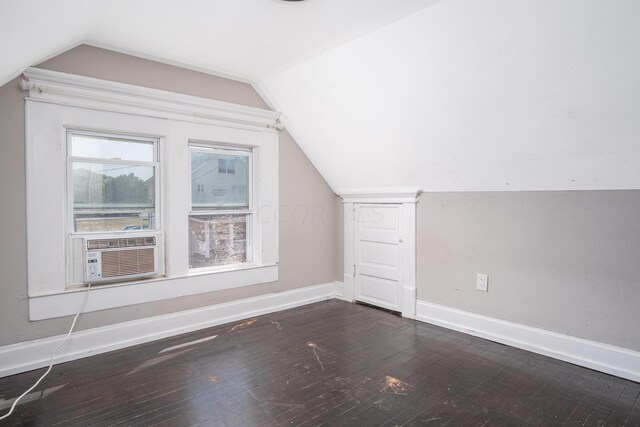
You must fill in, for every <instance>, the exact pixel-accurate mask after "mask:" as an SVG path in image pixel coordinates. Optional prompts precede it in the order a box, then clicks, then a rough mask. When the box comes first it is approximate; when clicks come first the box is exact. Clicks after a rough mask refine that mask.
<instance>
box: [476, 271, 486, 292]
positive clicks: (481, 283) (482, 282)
mask: <svg viewBox="0 0 640 427" xmlns="http://www.w3.org/2000/svg"><path fill="white" fill-rule="evenodd" d="M476 289H477V290H479V291H483V292H487V291H488V290H489V276H487V275H486V274H482V273H478V277H477V278H476Z"/></svg>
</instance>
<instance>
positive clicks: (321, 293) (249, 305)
mask: <svg viewBox="0 0 640 427" xmlns="http://www.w3.org/2000/svg"><path fill="white" fill-rule="evenodd" d="M334 296H335V283H333V282H331V283H326V284H322V285H316V286H309V287H305V288H300V289H294V290H291V291H286V292H279V293H273V294H267V295H261V296H257V297H253V298H247V299H243V300H238V301H232V302H228V303H223V304H217V305H212V306H208V307H202V308H197V309H192V310H185V311H180V312H177V313H170V314H165V315H161V316H154V317H147V318H145V319H140V320H133V321H129V322H123V323H117V324H115V325H109V326H103V327H100V328H94V329H88V330H84V331H79V332H76V333H74V334H73V335H72V336H71V338H69V341H67V343H65V345H64V346H63V347H62V348H60V350H58V353H57V356H56V358H55V362H56V363H62V362H67V361H70V360H75V359H80V358H82V357H87V356H91V355H94V354H100V353H106V352H108V351H112V350H117V349H120V348H124V347H129V346H132V345H136V344H142V343H145V342H149V341H154V340H157V339H161V338H166V337H170V336H173V335H179V334H184V333H186V332H191V331H195V330H198V329H204V328H209V327H211V326H216V325H221V324H223V323H228V322H234V321H237V320H241V319H246V318H248V317H254V316H260V315H264V314H267V313H273V312H276V311H281V310H286V309H289V308H293V307H299V306H302V305H306V304H311V303H314V302H318V301H324V300H327V299H332V298H334ZM62 338H63V335H58V336H54V337H50V338H43V339H38V340H33V341H26V342H22V343H17V344H12V345H8V346H4V347H0V377H4V376H7V375H13V374H17V373H20V372H25V371H30V370H32V369H36V368H41V367H43V366H47V365H48V364H49V356H50V354H51V351H53V349H54V348H55V347H56V346H57V345H58V344H59V343H60V341H61V340H62Z"/></svg>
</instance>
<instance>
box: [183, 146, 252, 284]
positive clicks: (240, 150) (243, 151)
mask: <svg viewBox="0 0 640 427" xmlns="http://www.w3.org/2000/svg"><path fill="white" fill-rule="evenodd" d="M194 152H198V153H213V154H223V155H237V156H246V157H247V168H248V176H247V201H248V205H249V206H248V207H247V209H224V208H221V209H206V208H202V209H194V203H193V188H189V196H190V205H189V206H190V210H189V215H188V216H189V218H191V217H192V216H198V215H233V214H244V215H248V216H249V219H250V221H249V222H248V227H247V261H246V262H242V263H234V264H223V265H217V266H209V267H196V268H191V267H190V268H189V272H190V273H191V274H193V273H195V274H197V273H201V272H207V271H212V272H214V271H220V270H227V269H230V268H236V267H243V266H247V265H255V264H254V260H256V259H259V254H258V253H256V252H257V249H259V245H258V244H255V243H254V236H256V235H259V232H260V230H259V228H260V224H259V222H258V221H257V220H256V218H257V215H256V212H255V206H256V205H257V201H256V200H254V197H255V195H258V194H259V193H260V191H259V183H256V182H254V176H255V173H254V171H253V164H254V163H253V157H254V153H253V149H252V148H251V147H243V146H235V145H225V144H221V143H207V142H201V141H189V172H191V153H194ZM225 174H226V172H225ZM189 176H190V178H191V174H190V175H189ZM192 185H193V184H192Z"/></svg>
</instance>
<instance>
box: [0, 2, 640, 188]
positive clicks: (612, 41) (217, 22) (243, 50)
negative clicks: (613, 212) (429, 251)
mask: <svg viewBox="0 0 640 427" xmlns="http://www.w3.org/2000/svg"><path fill="white" fill-rule="evenodd" d="M427 6H431V7H428V8H427ZM638 40H640V2H639V1H637V0H619V1H616V2H611V1H610V0H590V1H587V2H585V1H584V0H562V1H559V0H519V1H513V0H484V1H477V0H446V1H440V2H439V1H437V0H308V1H306V2H303V3H285V2H282V1H279V0H180V1H178V0H172V1H169V0H0V55H2V56H1V57H2V60H1V61H0V84H4V83H5V82H6V81H8V80H9V79H10V78H12V77H14V76H16V75H18V74H19V73H21V72H22V70H23V69H24V68H25V67H26V66H29V65H32V64H35V63H38V62H40V61H42V60H44V59H47V58H48V57H51V56H53V55H55V54H58V53H60V52H62V51H65V50H67V49H68V48H71V47H73V46H75V45H77V44H80V43H83V42H84V43H86V42H89V44H95V45H98V46H102V47H106V48H111V49H115V50H120V51H123V52H127V53H132V54H135V55H138V56H142V57H147V58H151V59H158V60H161V61H165V62H169V63H174V64H176V65H183V66H187V67H190V68H194V69H200V70H203V71H208V72H212V73H216V74H223V75H229V76H233V77H235V78H240V79H244V80H247V81H249V82H251V83H253V84H254V87H256V88H257V89H258V90H259V91H261V93H263V94H265V95H266V96H267V97H268V101H270V102H271V104H272V105H273V106H274V107H275V108H276V109H278V110H280V111H282V112H283V114H284V118H285V124H286V126H287V128H288V130H289V131H290V132H291V133H292V135H293V136H294V137H295V139H296V141H297V142H298V144H299V145H300V146H301V148H302V149H303V151H304V152H305V154H306V155H307V156H308V157H309V159H310V160H311V161H312V162H313V164H314V165H315V166H316V167H317V169H318V170H319V172H320V173H321V174H322V176H323V177H324V178H325V179H326V180H327V182H328V183H329V185H331V187H332V188H333V189H334V190H336V191H340V190H349V189H358V188H363V187H396V186H397V187H404V186H419V187H421V188H422V189H423V190H429V191H487V190H491V191H511V190H571V189H573V190H586V189H623V188H624V189H626V188H640V168H638V166H637V165H638V164H640V149H639V148H638V141H640V77H639V76H640V49H638Z"/></svg>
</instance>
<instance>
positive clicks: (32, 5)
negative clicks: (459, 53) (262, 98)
mask: <svg viewBox="0 0 640 427" xmlns="http://www.w3.org/2000/svg"><path fill="white" fill-rule="evenodd" d="M435 1H436V0H347V1H345V0H307V1H304V2H286V1H282V0H169V1H167V0H162V1H159V0H2V1H0V54H1V55H2V61H0V84H3V83H5V82H6V81H7V77H8V76H11V75H16V74H18V73H20V72H21V70H22V69H23V68H24V67H26V66H29V65H32V64H33V63H36V62H40V61H42V60H44V59H46V58H48V57H50V56H53V55H55V54H58V53H60V52H62V51H64V50H67V49H68V48H70V47H73V46H75V45H77V44H80V43H89V44H94V45H97V46H101V47H107V48H111V49H116V50H120V51H124V52H127V53H133V54H137V55H139V56H144V57H148V58H157V59H160V60H164V61H171V62H174V63H177V64H182V65H186V66H188V67H191V68H200V69H201V70H203V71H210V72H216V73H220V74H227V75H229V76H232V77H235V78H240V79H245V80H249V81H258V80H261V79H264V78H266V77H268V76H270V75H272V74H274V73H276V72H278V71H282V70H284V69H286V68H288V67H290V66H292V65H295V64H297V63H300V62H302V61H304V60H306V59H310V58H312V57H313V56H315V55H317V54H318V53H321V52H323V51H326V50H328V49H330V48H333V47H336V46H338V45H340V44H342V43H344V42H346V41H349V40H351V39H353V38H356V37H358V36H361V35H363V34H365V33H367V32H370V31H372V30H375V29H376V28H379V27H381V26H383V25H386V24H388V23H390V22H393V21H395V20H397V19H399V18H402V17H403V16H406V15H409V14H411V13H413V12H415V11H417V10H419V9H421V8H424V7H426V6H428V5H430V4H432V3H435Z"/></svg>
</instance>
